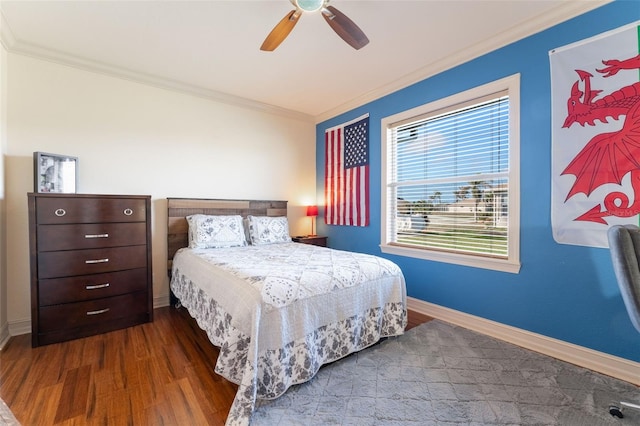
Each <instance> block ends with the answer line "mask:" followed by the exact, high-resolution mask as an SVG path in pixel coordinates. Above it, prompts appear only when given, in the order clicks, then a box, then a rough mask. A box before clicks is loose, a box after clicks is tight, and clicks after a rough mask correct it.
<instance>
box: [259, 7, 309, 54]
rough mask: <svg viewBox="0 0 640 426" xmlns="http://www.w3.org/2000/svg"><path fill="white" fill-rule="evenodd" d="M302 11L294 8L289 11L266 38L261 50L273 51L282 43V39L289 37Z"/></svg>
mask: <svg viewBox="0 0 640 426" xmlns="http://www.w3.org/2000/svg"><path fill="white" fill-rule="evenodd" d="M300 15H301V12H299V11H298V10H292V11H291V12H289V13H287V15H286V16H285V17H284V18H282V19H281V20H280V22H278V24H277V25H276V26H275V27H273V29H272V30H271V32H270V33H269V35H268V36H267V38H265V39H264V42H263V43H262V46H260V50H266V51H268V52H271V51H272V50H275V48H276V47H278V46H279V45H280V43H282V41H283V40H284V39H285V38H287V36H288V35H289V33H290V32H291V30H293V27H295V26H296V24H297V23H298V18H300Z"/></svg>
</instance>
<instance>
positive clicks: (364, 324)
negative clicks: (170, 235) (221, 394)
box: [171, 243, 407, 425]
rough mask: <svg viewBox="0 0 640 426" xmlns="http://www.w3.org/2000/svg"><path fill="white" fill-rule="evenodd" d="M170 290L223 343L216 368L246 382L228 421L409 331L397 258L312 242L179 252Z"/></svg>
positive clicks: (242, 421)
mask: <svg viewBox="0 0 640 426" xmlns="http://www.w3.org/2000/svg"><path fill="white" fill-rule="evenodd" d="M171 290H172V291H173V293H174V294H175V295H176V297H177V298H178V299H179V300H180V302H181V304H182V305H183V306H184V307H185V308H186V309H188V311H189V313H190V314H191V316H193V317H194V318H195V320H196V321H197V323H198V325H199V326H200V327H201V328H202V329H203V330H205V331H206V332H207V335H208V336H209V339H210V340H211V342H212V343H213V344H214V345H216V346H219V347H220V355H219V357H218V360H217V363H216V372H217V373H218V374H220V375H222V376H223V377H225V378H226V379H227V380H230V381H232V382H234V383H236V384H238V385H239V388H238V392H237V394H236V397H235V400H234V402H233V405H232V407H231V411H230V413H229V416H228V418H227V422H226V424H227V425H247V424H249V421H250V419H251V414H252V412H253V410H254V408H255V404H256V400H257V399H273V398H277V397H278V396H280V395H282V394H283V393H284V392H285V391H286V390H287V389H288V388H289V387H290V386H292V385H294V384H298V383H302V382H305V381H307V380H309V379H311V378H312V377H313V376H314V375H315V374H316V373H317V371H318V370H319V369H320V367H321V366H322V365H323V364H326V363H328V362H332V361H335V360H337V359H339V358H342V357H344V356H346V355H348V354H350V353H353V352H356V351H359V350H361V349H364V348H366V347H368V346H370V345H372V344H374V343H375V342H377V341H378V340H379V339H380V338H382V337H388V336H395V335H399V334H402V333H403V332H404V328H405V326H406V322H407V317H406V289H405V282H404V276H403V275H402V271H401V270H400V268H399V267H398V266H397V265H396V264H394V263H393V262H391V261H389V260H386V259H383V258H380V257H377V256H372V255H367V254H362V253H352V252H346V251H340V250H332V249H328V248H324V247H317V246H313V245H307V244H299V243H281V244H271V245H262V246H247V247H233V248H224V249H220V248H217V249H181V250H179V251H178V253H176V255H175V256H174V259H173V272H172V280H171Z"/></svg>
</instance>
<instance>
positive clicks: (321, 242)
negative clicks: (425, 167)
mask: <svg viewBox="0 0 640 426" xmlns="http://www.w3.org/2000/svg"><path fill="white" fill-rule="evenodd" d="M291 240H293V242H295V243H302V244H311V245H314V246H320V247H326V246H327V237H321V236H319V235H316V236H313V237H311V236H307V237H291Z"/></svg>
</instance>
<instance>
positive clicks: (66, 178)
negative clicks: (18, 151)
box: [33, 151, 78, 194]
mask: <svg viewBox="0 0 640 426" xmlns="http://www.w3.org/2000/svg"><path fill="white" fill-rule="evenodd" d="M33 184H34V192H37V193H59V194H73V193H75V192H76V188H77V187H78V158H77V157H72V156H70V155H60V154H50V153H48V152H40V151H36V152H34V153H33Z"/></svg>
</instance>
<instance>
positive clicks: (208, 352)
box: [0, 307, 430, 426]
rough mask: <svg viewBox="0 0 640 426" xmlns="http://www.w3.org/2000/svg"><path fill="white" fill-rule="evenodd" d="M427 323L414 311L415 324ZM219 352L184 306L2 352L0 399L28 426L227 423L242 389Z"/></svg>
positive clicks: (14, 344)
mask: <svg viewBox="0 0 640 426" xmlns="http://www.w3.org/2000/svg"><path fill="white" fill-rule="evenodd" d="M429 319H430V318H429V317H426V316H424V315H420V314H416V313H414V312H409V325H408V326H407V328H408V329H409V328H411V327H415V326H416V325H418V324H421V323H422V322H425V321H428V320H429ZM217 356H218V349H217V348H216V347H214V346H213V345H212V344H211V343H210V342H209V340H208V339H207V337H206V335H205V333H204V332H202V330H200V329H199V328H198V327H197V325H196V324H195V322H194V321H193V320H191V318H190V317H189V315H188V313H186V311H185V310H184V309H182V310H179V311H178V310H176V309H173V308H169V307H166V308H160V309H156V310H155V312H154V322H153V323H148V324H143V325H140V326H136V327H131V328H127V329H124V330H119V331H114V332H111V333H106V334H101V335H98V336H93V337H88V338H84V339H78V340H73V341H69V342H64V343H58V344H53V345H48V346H42V347H38V348H32V347H31V335H29V334H27V335H22V336H15V337H12V338H11V340H10V341H9V343H8V344H7V345H6V346H5V348H4V349H3V350H2V351H0V397H2V399H3V400H4V401H5V402H6V403H7V405H8V406H9V408H11V410H12V411H13V413H14V414H15V416H16V418H17V419H18V421H20V422H21V423H22V425H23V426H30V425H223V424H224V422H225V419H226V417H227V413H228V412H229V408H230V407H231V403H232V402H233V398H234V396H235V393H236V389H237V386H236V385H234V384H232V383H230V382H228V381H227V380H225V379H223V378H222V377H220V376H218V375H217V374H216V373H214V372H213V370H214V366H215V361H216V358H217Z"/></svg>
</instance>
